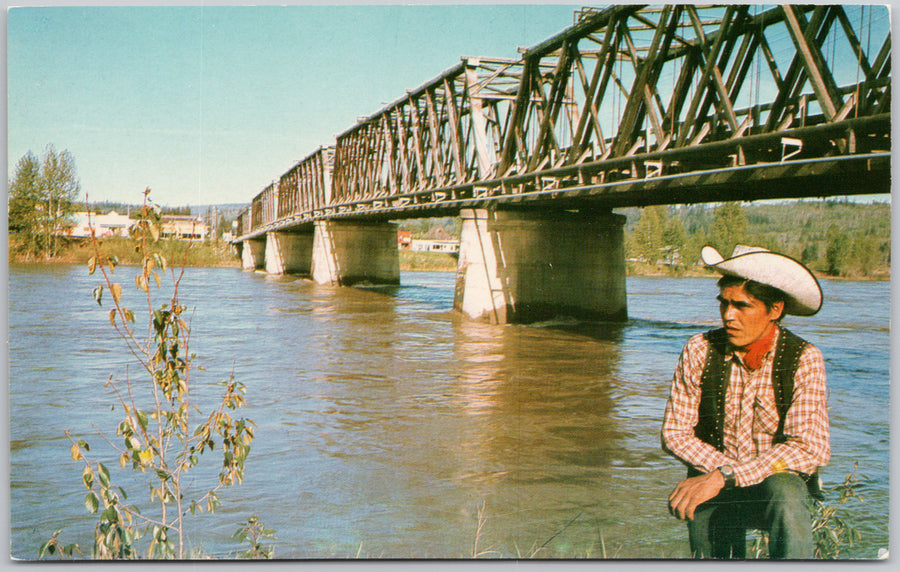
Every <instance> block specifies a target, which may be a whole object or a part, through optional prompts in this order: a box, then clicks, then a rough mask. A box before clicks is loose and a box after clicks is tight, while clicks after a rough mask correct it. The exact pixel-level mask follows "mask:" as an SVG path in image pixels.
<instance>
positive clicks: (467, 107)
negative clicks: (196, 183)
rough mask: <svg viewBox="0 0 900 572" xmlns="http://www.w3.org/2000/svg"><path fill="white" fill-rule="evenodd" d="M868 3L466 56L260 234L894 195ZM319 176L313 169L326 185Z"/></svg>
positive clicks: (337, 156)
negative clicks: (455, 215)
mask: <svg viewBox="0 0 900 572" xmlns="http://www.w3.org/2000/svg"><path fill="white" fill-rule="evenodd" d="M854 9H856V7H855V6H849V5H848V6H843V5H820V6H799V5H789V6H780V7H766V8H764V7H761V6H750V5H727V6H708V7H700V6H694V5H666V6H660V7H646V6H634V5H624V6H613V7H610V8H607V9H603V10H597V9H585V10H583V11H581V12H579V13H578V14H577V17H578V20H577V22H576V23H575V24H574V25H573V26H571V27H570V28H568V29H566V30H564V31H563V32H561V33H560V34H557V35H556V36H553V37H551V38H549V39H548V40H546V41H545V42H542V43H541V44H539V45H537V46H534V47H532V48H530V49H527V50H524V51H523V53H522V57H521V58H520V59H518V60H500V59H489V58H463V60H462V62H461V63H460V64H458V65H457V66H454V67H453V68H450V69H449V70H447V71H445V72H444V73H443V74H441V75H440V76H439V77H437V78H436V79H434V80H432V81H430V82H428V83H426V84H425V85H423V86H421V87H419V88H417V89H415V90H413V91H410V92H408V93H407V94H406V95H405V96H404V97H402V98H401V99H399V100H397V101H395V102H394V103H392V104H390V105H388V106H386V107H385V108H383V109H382V110H381V111H379V112H377V113H375V114H373V115H371V116H369V117H368V118H366V119H364V120H361V121H360V122H359V123H358V124H357V125H355V126H354V127H352V128H350V129H348V130H347V131H345V132H344V133H342V134H341V135H339V136H338V137H337V140H336V144H335V147H334V163H333V171H332V172H333V175H332V181H331V189H332V193H331V196H330V200H329V201H326V203H327V204H323V202H322V201H321V200H318V201H316V200H312V199H298V201H297V202H296V203H291V205H292V206H291V207H289V208H287V207H286V208H287V210H285V209H283V208H280V207H273V206H272V203H273V199H271V198H267V197H269V195H274V194H278V193H276V191H277V189H276V188H275V187H278V186H281V187H284V188H285V189H288V188H293V187H292V185H294V183H293V182H291V181H292V179H291V178H290V177H288V178H287V179H286V178H285V177H282V180H281V181H280V182H279V183H278V184H273V187H272V188H271V189H269V188H267V189H266V190H264V191H263V192H262V193H260V195H258V196H257V199H259V200H257V199H254V204H253V206H252V208H251V213H252V215H253V221H252V226H253V228H254V229H257V228H259V227H258V226H257V222H260V223H262V224H264V225H265V224H268V223H271V222H272V221H274V220H281V219H283V217H284V216H288V215H289V214H292V213H293V215H294V216H300V217H301V218H302V219H303V220H314V219H316V218H334V217H354V216H365V217H369V218H372V217H379V216H380V217H383V218H401V217H406V216H427V215H428V214H434V213H443V212H452V211H454V210H456V209H459V208H463V207H471V206H483V205H485V204H489V203H491V202H507V203H509V202H528V201H544V200H546V199H547V198H548V197H554V198H555V199H571V202H572V204H573V205H578V204H582V205H583V204H585V201H586V200H590V202H591V203H594V204H597V205H600V206H604V207H608V206H628V205H643V204H657V203H664V202H708V201H717V200H752V199H755V198H775V197H785V198H787V197H803V196H825V195H829V194H869V193H879V192H889V178H890V99H891V86H890V83H891V71H890V70H891V64H890V59H891V54H890V52H891V41H890V33H888V34H887V35H886V37H885V38H883V41H882V42H881V44H880V46H877V45H876V47H875V48H873V47H872V46H871V38H870V37H869V36H866V40H865V42H864V41H863V40H862V38H863V37H864V36H863V34H864V32H865V30H864V29H863V26H864V20H863V18H862V12H860V17H859V18H856V19H854V17H853V16H854V15H853V14H852V13H851V10H854ZM870 21H871V17H870ZM864 43H865V45H864ZM848 62H850V63H851V64H852V65H848ZM319 168H320V167H317V168H316V169H307V170H306V171H303V172H304V173H307V174H306V175H305V176H308V177H315V178H317V179H321V172H320V171H318V170H317V169H319ZM297 169H298V167H295V168H294V170H297ZM291 172H293V170H292V171H291ZM736 172H743V173H744V180H747V181H765V185H762V187H760V188H752V187H750V186H748V185H747V184H738V183H740V179H736V178H735V177H734V175H733V173H736ZM299 173H300V171H298V174H299ZM752 173H757V174H755V175H751V174H752ZM801 175H802V176H801ZM286 176H287V174H286ZM719 180H729V181H731V182H732V184H734V185H735V186H734V188H733V189H734V190H733V192H732V193H729V194H727V195H723V194H722V191H721V188H722V186H721V184H720V183H718V182H715V183H713V181H719ZM823 182H824V183H827V184H823ZM297 186H302V185H301V184H300V183H297ZM307 186H309V185H307ZM313 187H315V185H313ZM626 188H627V189H630V190H629V192H625V191H624V189H626ZM308 192H312V191H308ZM304 201H305V202H304ZM563 202H565V201H560V204H562V203H563ZM257 203H259V204H257ZM278 204H279V205H282V204H284V203H278ZM310 207H312V208H310ZM273 208H274V209H275V211H277V216H275V217H274V218H271V216H272V215H271V213H273V212H275V211H273ZM267 209H268V210H267ZM297 209H299V210H297ZM288 211H292V213H289V212H288ZM257 212H259V213H260V215H257ZM297 213H301V214H299V215H298V214H297ZM259 217H262V218H259ZM257 219H258V220H257Z"/></svg>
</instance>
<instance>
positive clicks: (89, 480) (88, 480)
mask: <svg viewBox="0 0 900 572" xmlns="http://www.w3.org/2000/svg"><path fill="white" fill-rule="evenodd" d="M81 480H83V481H84V486H86V487H87V488H88V489H90V488H92V487H93V486H94V471H92V470H91V467H90V465H87V466H85V467H84V470H83V471H82V472H81Z"/></svg>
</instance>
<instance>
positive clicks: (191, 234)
mask: <svg viewBox="0 0 900 572" xmlns="http://www.w3.org/2000/svg"><path fill="white" fill-rule="evenodd" d="M159 226H160V233H159V234H160V236H161V237H162V238H175V239H179V240H203V239H204V238H206V236H207V235H208V234H209V225H208V224H206V223H205V222H203V218H202V217H198V216H192V215H162V217H161V219H160V221H159Z"/></svg>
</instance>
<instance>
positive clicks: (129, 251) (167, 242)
mask: <svg viewBox="0 0 900 572" xmlns="http://www.w3.org/2000/svg"><path fill="white" fill-rule="evenodd" d="M100 243H101V247H100V248H101V250H102V252H103V254H104V255H106V256H111V257H112V256H115V257H116V259H117V260H118V263H119V264H122V265H126V266H127V265H135V266H136V265H139V264H141V254H140V252H139V249H138V248H137V243H136V242H135V241H134V240H133V239H131V238H123V237H113V238H104V239H101V241H100ZM156 248H157V249H158V250H159V252H160V254H161V255H162V256H164V257H165V259H166V260H168V261H170V263H171V264H177V265H179V266H180V265H181V264H182V263H184V265H185V266H193V267H238V266H240V264H241V260H240V258H238V257H237V254H235V252H234V250H233V249H232V247H231V245H230V244H228V243H227V242H218V243H215V242H207V241H203V242H199V241H196V242H191V241H187V240H175V239H161V240H159V242H158V243H156ZM8 256H9V262H10V263H30V262H34V263H44V262H49V263H59V264H87V261H88V260H89V259H90V258H91V257H92V256H94V253H93V251H92V250H91V247H90V244H89V243H88V242H86V241H85V242H82V241H79V240H72V241H69V242H68V243H67V244H66V245H65V246H64V247H63V248H62V249H61V250H60V252H59V253H58V254H57V255H56V256H54V257H52V258H50V259H44V258H37V259H35V258H34V257H30V256H27V255H25V254H24V253H23V249H22V248H21V244H20V241H18V240H17V239H15V238H14V237H13V236H12V235H10V242H9V251H8Z"/></svg>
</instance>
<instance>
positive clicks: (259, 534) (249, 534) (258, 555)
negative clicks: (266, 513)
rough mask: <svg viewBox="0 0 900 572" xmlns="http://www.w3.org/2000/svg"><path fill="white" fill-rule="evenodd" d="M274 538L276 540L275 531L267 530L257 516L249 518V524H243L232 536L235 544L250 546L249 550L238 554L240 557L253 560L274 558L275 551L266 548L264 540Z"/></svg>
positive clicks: (268, 547) (269, 547)
mask: <svg viewBox="0 0 900 572" xmlns="http://www.w3.org/2000/svg"><path fill="white" fill-rule="evenodd" d="M273 538H275V531H274V530H270V529H268V528H266V525H265V524H263V523H262V521H260V520H259V517H257V516H256V515H253V516H251V517H250V518H248V519H247V522H243V523H241V524H240V525H239V528H238V529H237V531H236V532H235V533H234V534H233V535H232V536H231V539H232V540H234V541H235V542H239V543H241V544H243V543H247V544H248V545H249V547H248V548H247V550H245V551H243V552H241V553H240V554H238V557H239V558H251V559H268V558H272V556H273V555H274V553H275V549H274V548H272V547H271V546H264V545H263V540H265V539H273Z"/></svg>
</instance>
